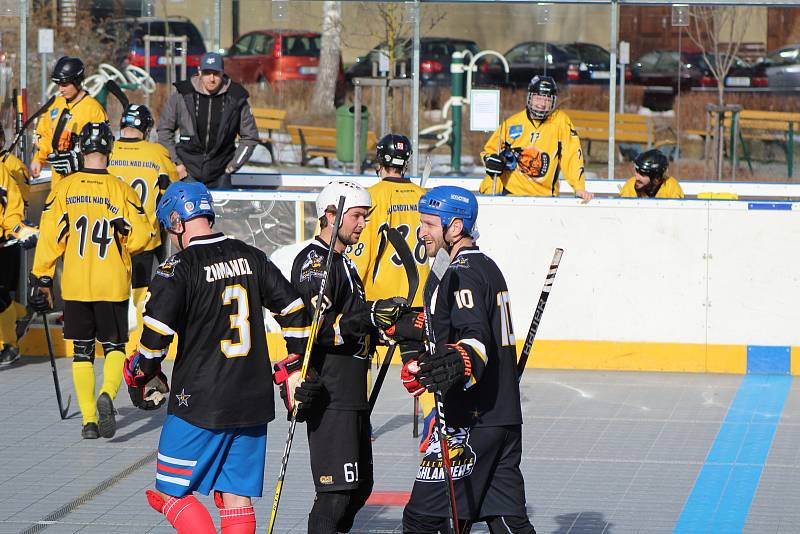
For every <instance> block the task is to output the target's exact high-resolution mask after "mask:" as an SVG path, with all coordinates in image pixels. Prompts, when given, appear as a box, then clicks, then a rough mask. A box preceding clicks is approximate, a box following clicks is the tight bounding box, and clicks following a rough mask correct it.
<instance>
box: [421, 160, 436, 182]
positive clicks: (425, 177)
mask: <svg viewBox="0 0 800 534" xmlns="http://www.w3.org/2000/svg"><path fill="white" fill-rule="evenodd" d="M432 169H433V166H432V165H431V158H428V159H427V160H426V161H425V168H424V169H422V178H420V179H419V186H420V187H421V188H422V189H425V186H426V185H428V178H430V176H431V170H432Z"/></svg>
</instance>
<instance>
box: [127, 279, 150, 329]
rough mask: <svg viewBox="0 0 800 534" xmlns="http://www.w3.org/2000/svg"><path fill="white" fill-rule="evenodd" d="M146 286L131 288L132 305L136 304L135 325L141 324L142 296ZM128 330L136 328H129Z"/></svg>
mask: <svg viewBox="0 0 800 534" xmlns="http://www.w3.org/2000/svg"><path fill="white" fill-rule="evenodd" d="M147 289H148V288H146V287H135V288H133V305H134V306H136V321H137V323H136V326H142V313H143V312H144V296H145V295H146V294H147ZM130 330H136V329H135V328H130Z"/></svg>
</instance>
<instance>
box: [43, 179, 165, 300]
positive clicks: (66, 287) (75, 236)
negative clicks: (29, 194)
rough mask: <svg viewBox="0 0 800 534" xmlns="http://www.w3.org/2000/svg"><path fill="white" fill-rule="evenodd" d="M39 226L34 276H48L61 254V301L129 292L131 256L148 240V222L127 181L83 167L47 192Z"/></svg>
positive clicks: (106, 297)
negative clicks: (62, 265) (62, 257)
mask: <svg viewBox="0 0 800 534" xmlns="http://www.w3.org/2000/svg"><path fill="white" fill-rule="evenodd" d="M39 230H40V234H39V242H38V244H37V246H36V254H35V256H34V259H33V270H32V271H33V274H34V275H35V276H38V277H41V276H53V273H54V272H55V268H56V260H57V259H58V258H59V257H60V256H62V255H63V256H64V272H63V274H62V277H61V295H62V297H63V298H64V300H77V301H82V302H97V301H110V302H119V301H122V300H126V299H127V298H128V296H129V295H130V290H131V255H135V254H138V253H139V252H142V251H143V250H144V247H145V246H146V245H147V244H148V243H149V242H150V239H152V231H153V224H152V223H151V222H150V219H149V218H148V217H147V214H146V213H145V211H144V208H142V204H141V201H140V200H139V196H138V195H137V194H136V192H135V191H134V190H133V189H132V188H131V186H129V185H128V184H126V183H125V182H123V181H122V180H118V179H117V178H115V177H114V176H112V175H111V174H109V173H108V171H107V170H105V169H84V170H82V171H80V172H76V173H74V174H70V175H69V176H67V177H66V178H64V179H63V180H61V181H60V182H59V183H58V184H57V185H56V186H55V188H54V189H52V190H51V191H50V194H49V195H48V197H47V200H46V201H45V205H44V210H43V211H42V219H41V223H40V226H39Z"/></svg>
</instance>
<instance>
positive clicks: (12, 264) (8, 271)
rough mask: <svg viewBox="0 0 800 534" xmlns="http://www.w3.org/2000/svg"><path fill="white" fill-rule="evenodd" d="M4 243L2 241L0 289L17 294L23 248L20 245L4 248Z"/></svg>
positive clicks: (0, 244) (0, 248)
mask: <svg viewBox="0 0 800 534" xmlns="http://www.w3.org/2000/svg"><path fill="white" fill-rule="evenodd" d="M3 243H5V241H2V240H0V287H4V288H5V289H6V290H7V291H10V292H11V293H16V292H17V287H18V285H19V270H20V260H21V259H22V247H20V246H19V245H13V246H10V247H3V246H2V244H3Z"/></svg>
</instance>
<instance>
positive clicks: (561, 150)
mask: <svg viewBox="0 0 800 534" xmlns="http://www.w3.org/2000/svg"><path fill="white" fill-rule="evenodd" d="M557 102H558V87H557V86H556V82H555V80H553V78H551V77H550V76H534V77H533V79H532V80H531V83H530V85H528V99H527V102H526V106H525V109H524V110H522V111H520V112H519V113H516V114H514V115H512V116H511V117H509V118H508V119H506V120H505V121H503V123H502V124H501V125H500V127H499V128H498V129H497V130H495V132H494V133H493V134H492V136H491V137H490V138H489V140H488V141H487V142H486V145H485V146H484V147H483V152H481V157H482V158H483V162H484V165H485V166H486V177H485V178H484V179H483V181H482V182H481V185H480V188H479V190H480V192H481V193H483V194H498V193H500V194H504V195H530V196H548V197H549V196H558V191H559V184H558V180H559V178H561V177H562V176H563V177H564V179H566V180H567V182H568V183H569V185H570V186H572V189H573V190H574V191H575V196H577V197H580V198H582V199H583V200H584V201H586V202H588V201H589V200H591V199H592V194H591V193H589V192H588V191H586V179H585V177H584V164H585V163H584V159H583V151H582V150H581V141H580V139H579V138H578V133H577V132H576V131H575V127H574V126H573V125H572V121H571V120H570V119H569V117H568V116H567V114H566V113H564V112H563V111H561V110H559V109H556V104H557ZM495 184H496V186H495ZM493 187H494V189H493Z"/></svg>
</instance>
